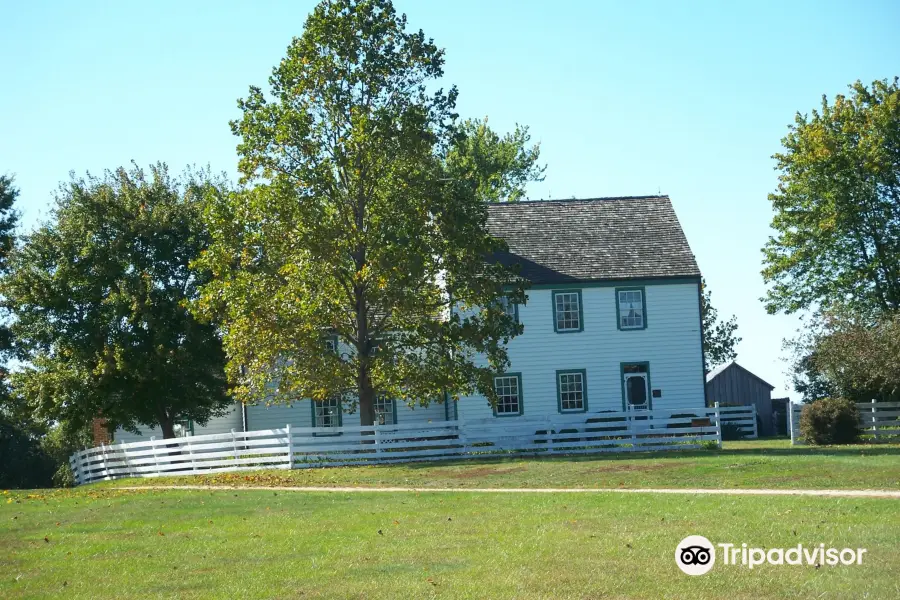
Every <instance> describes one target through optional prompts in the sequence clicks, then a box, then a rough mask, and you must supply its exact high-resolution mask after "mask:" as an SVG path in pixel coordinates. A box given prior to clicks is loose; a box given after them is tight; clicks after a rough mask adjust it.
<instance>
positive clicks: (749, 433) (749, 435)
mask: <svg viewBox="0 0 900 600" xmlns="http://www.w3.org/2000/svg"><path fill="white" fill-rule="evenodd" d="M719 413H720V414H721V418H722V425H723V426H724V425H734V426H735V427H737V428H738V429H740V430H741V433H742V434H743V436H744V438H746V439H748V440H755V439H757V438H758V437H759V430H758V429H757V424H756V406H754V405H752V404H751V405H749V406H720V407H719Z"/></svg>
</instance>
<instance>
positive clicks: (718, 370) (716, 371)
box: [706, 361, 775, 390]
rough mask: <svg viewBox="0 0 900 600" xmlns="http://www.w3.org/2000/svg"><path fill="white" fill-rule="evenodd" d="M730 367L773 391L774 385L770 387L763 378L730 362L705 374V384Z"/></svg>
mask: <svg viewBox="0 0 900 600" xmlns="http://www.w3.org/2000/svg"><path fill="white" fill-rule="evenodd" d="M732 367H735V368H738V369H740V370H741V371H743V372H744V373H746V374H747V375H749V376H750V377H753V378H754V379H756V380H758V381H760V382H762V383H764V384H765V385H767V386H769V387H770V388H771V389H773V390H774V389H775V386H774V385H772V384H771V383H769V382H768V381H766V380H765V379H763V378H762V377H760V376H759V375H755V374H753V373H751V372H750V371H748V370H747V369H745V368H744V367H742V366H741V365H739V364H737V363H736V362H735V361H731V362H729V363H725V364H724V365H719V366H718V367H716V368H715V369H713V370H712V371H710V372H709V373H707V374H706V383H709V382H710V381H712V380H713V379H715V378H716V377H718V376H719V375H721V374H722V373H724V372H725V371H727V370H728V369H730V368H732Z"/></svg>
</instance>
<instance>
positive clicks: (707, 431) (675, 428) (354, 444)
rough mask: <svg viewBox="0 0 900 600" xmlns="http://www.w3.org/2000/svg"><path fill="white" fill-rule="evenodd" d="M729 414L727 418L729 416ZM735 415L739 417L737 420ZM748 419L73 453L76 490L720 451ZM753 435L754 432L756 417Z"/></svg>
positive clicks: (430, 430) (579, 420) (707, 411)
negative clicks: (106, 483) (731, 429)
mask: <svg viewBox="0 0 900 600" xmlns="http://www.w3.org/2000/svg"><path fill="white" fill-rule="evenodd" d="M726 415H727V416H726ZM736 415H737V416H736ZM741 419H744V417H743V415H742V413H739V412H737V411H731V410H725V409H720V408H718V407H713V408H700V409H679V410H650V411H640V412H600V413H582V414H578V415H554V416H553V417H549V418H536V417H535V418H532V417H520V418H515V419H485V420H466V421H462V420H459V421H445V422H436V423H410V424H400V425H374V426H368V427H365V426H344V427H292V426H290V425H287V426H286V427H284V428H283V429H270V430H266V431H246V432H239V431H234V430H232V431H231V433H225V434H213V435H198V436H191V437H186V438H175V439H165V440H155V439H151V440H150V441H145V442H130V443H126V444H112V445H103V446H100V447H97V448H90V449H88V450H82V451H80V452H76V453H75V454H74V455H72V457H71V459H70V464H71V466H72V471H73V473H74V474H75V480H76V482H77V483H78V484H84V483H91V482H94V481H102V480H110V479H119V478H123V477H158V476H164V475H190V474H198V473H219V472H226V471H239V470H251V469H263V468H279V469H300V468H310V467H322V466H342V465H366V464H377V463H394V462H409V461H422V460H442V459H462V458H471V457H479V456H485V455H491V454H502V455H516V454H518V455H550V454H587V453H599V452H633V451H657V450H673V449H681V450H684V449H692V448H699V447H701V446H703V445H705V444H710V443H712V444H715V445H718V446H721V444H722V434H721V423H722V422H730V421H736V420H738V421H739V420H741ZM753 421H754V429H755V417H754V419H753Z"/></svg>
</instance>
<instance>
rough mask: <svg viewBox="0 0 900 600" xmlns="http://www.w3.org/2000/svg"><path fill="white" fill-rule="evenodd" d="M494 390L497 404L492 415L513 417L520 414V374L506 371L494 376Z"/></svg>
mask: <svg viewBox="0 0 900 600" xmlns="http://www.w3.org/2000/svg"><path fill="white" fill-rule="evenodd" d="M494 391H495V392H497V396H498V398H497V406H496V407H495V408H494V416H497V417H513V416H516V415H521V414H522V376H521V375H520V374H518V373H506V374H504V375H497V376H496V377H494Z"/></svg>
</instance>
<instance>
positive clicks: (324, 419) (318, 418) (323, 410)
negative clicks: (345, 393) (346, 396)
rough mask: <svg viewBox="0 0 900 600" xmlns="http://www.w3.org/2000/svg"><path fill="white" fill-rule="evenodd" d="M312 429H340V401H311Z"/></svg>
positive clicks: (329, 399) (334, 399)
mask: <svg viewBox="0 0 900 600" xmlns="http://www.w3.org/2000/svg"><path fill="white" fill-rule="evenodd" d="M312 404H313V427H340V426H341V401H340V400H339V399H337V398H327V399H326V400H321V401H318V402H317V401H315V400H313V403H312Z"/></svg>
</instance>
